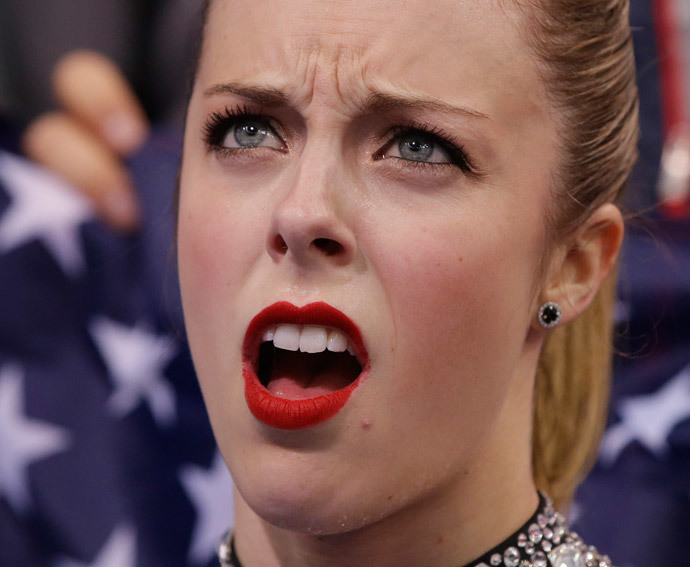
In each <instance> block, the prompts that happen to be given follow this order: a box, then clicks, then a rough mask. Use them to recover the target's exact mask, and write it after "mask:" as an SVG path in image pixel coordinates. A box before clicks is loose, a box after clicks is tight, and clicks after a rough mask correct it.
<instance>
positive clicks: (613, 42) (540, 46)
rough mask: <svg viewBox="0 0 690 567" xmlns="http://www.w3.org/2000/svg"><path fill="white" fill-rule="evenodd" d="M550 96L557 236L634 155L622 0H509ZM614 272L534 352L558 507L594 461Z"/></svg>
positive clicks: (602, 197) (606, 385) (601, 199)
mask: <svg viewBox="0 0 690 567" xmlns="http://www.w3.org/2000/svg"><path fill="white" fill-rule="evenodd" d="M518 1H519V2H520V4H521V5H522V6H523V8H526V11H527V12H528V14H529V15H528V20H527V21H529V22H530V26H529V29H528V30H527V31H528V34H527V35H528V36H529V37H526V38H525V39H526V40H527V41H528V42H529V44H530V45H531V47H532V48H533V50H534V51H535V53H536V54H537V56H538V60H539V62H540V67H541V71H542V75H543V79H544V83H545V85H546V88H547V92H548V96H549V98H550V101H549V102H550V103H551V105H552V106H553V107H554V109H555V110H556V113H555V114H556V115H557V116H559V117H560V122H559V124H558V127H559V134H560V142H561V151H560V156H561V162H560V163H559V164H558V165H557V171H556V176H555V177H556V180H557V181H556V185H557V186H556V187H554V193H555V198H554V200H553V203H554V205H553V207H552V210H551V212H550V213H551V214H550V218H549V220H548V227H547V229H548V230H547V234H550V235H552V236H554V237H555V238H559V237H563V236H564V235H567V234H569V233H571V232H572V231H573V230H575V229H576V228H577V227H578V226H579V225H580V224H581V223H582V221H583V220H584V219H585V218H587V217H588V216H589V215H590V214H591V213H592V212H593V211H594V210H595V209H596V208H597V207H599V206H600V205H601V204H603V203H606V202H613V203H620V201H621V196H622V193H623V189H624V188H625V186H626V184H627V181H628V178H629V176H630V173H631V170H632V167H633V165H634V163H635V160H636V158H637V139H638V135H639V132H638V130H639V127H638V98H637V87H636V83H635V63H634V57H633V49H632V35H631V30H630V25H629V4H628V1H627V0H518ZM615 297H616V277H615V274H614V275H611V276H609V278H608V279H607V281H606V282H605V283H604V285H603V286H602V288H601V289H600V290H599V293H598V294H597V296H596V298H595V299H594V301H593V302H592V304H591V305H590V307H589V308H588V309H587V310H586V311H585V313H583V314H582V315H581V316H580V317H579V318H578V319H577V320H575V321H573V322H571V323H570V324H568V325H566V326H563V327H562V328H559V329H557V330H555V332H553V333H552V335H551V336H550V337H549V338H548V339H547V341H546V344H545V345H544V349H543V350H542V353H541V357H540V360H539V365H538V368H537V376H536V382H535V387H534V415H533V430H532V468H533V475H534V479H535V482H536V484H537V487H538V488H539V489H540V490H543V491H545V492H547V493H548V494H550V495H551V497H552V498H553V499H554V501H555V502H556V505H557V506H560V507H561V508H563V507H567V505H568V504H569V503H570V501H571V499H572V497H573V494H574V491H575V488H576V487H577V484H578V483H579V482H581V481H582V479H583V478H584V476H585V475H586V474H587V472H589V469H590V468H591V466H592V465H593V463H594V461H595V459H596V455H597V449H598V445H599V442H600V440H601V435H602V432H603V429H604V426H605V423H606V416H607V407H608V399H609V391H610V380H611V378H610V376H611V359H612V342H613V324H612V320H613V306H614V301H615Z"/></svg>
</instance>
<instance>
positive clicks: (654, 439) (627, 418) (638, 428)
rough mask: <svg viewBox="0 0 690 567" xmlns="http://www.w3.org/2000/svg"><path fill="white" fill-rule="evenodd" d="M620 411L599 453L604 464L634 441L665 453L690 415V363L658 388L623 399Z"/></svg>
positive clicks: (605, 436) (658, 453)
mask: <svg viewBox="0 0 690 567" xmlns="http://www.w3.org/2000/svg"><path fill="white" fill-rule="evenodd" d="M618 414H619V415H620V417H621V421H620V422H619V423H616V424H615V425H613V426H612V427H610V428H609V429H608V431H607V432H606V435H604V440H603V442H602V445H601V452H600V455H599V458H600V460H601V462H602V463H603V464H605V465H612V464H613V463H614V462H615V461H616V459H617V458H618V456H619V455H620V454H621V452H622V451H623V449H624V448H625V447H627V446H628V444H629V443H631V442H632V441H639V442H640V443H641V444H642V445H644V446H645V447H646V448H647V449H648V450H649V451H651V452H652V453H653V454H654V455H656V456H657V457H663V456H664V455H665V454H666V453H667V452H668V436H669V434H670V433H671V430H672V429H673V428H674V427H675V426H676V425H677V424H679V423H680V422H681V421H684V420H685V419H688V418H690V366H686V367H685V368H684V369H683V370H682V371H681V372H680V373H679V374H678V375H677V376H675V377H674V378H673V379H671V380H669V381H668V382H667V383H666V384H664V386H663V387H661V388H659V389H658V390H657V391H656V392H654V393H652V394H648V395H642V396H634V397H631V398H628V399H625V400H623V401H621V402H620V403H619V406H618Z"/></svg>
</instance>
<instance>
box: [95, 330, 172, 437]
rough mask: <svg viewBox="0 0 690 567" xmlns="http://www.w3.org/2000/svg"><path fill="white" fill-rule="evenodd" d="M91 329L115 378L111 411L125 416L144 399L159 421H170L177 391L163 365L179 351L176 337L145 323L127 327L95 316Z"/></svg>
mask: <svg viewBox="0 0 690 567" xmlns="http://www.w3.org/2000/svg"><path fill="white" fill-rule="evenodd" d="M90 329H91V334H92V336H93V338H94V340H95V341H96V344H97V345H98V348H99V349H100V351H101V354H102V355H103V359H104V361H105V363H106V366H107V367H108V370H109V372H110V375H111V376H112V379H113V382H114V386H115V391H114V392H113V393H112V395H111V396H110V399H109V400H108V408H109V410H110V411H111V412H112V414H113V415H115V416H117V417H123V416H125V415H127V414H128V413H129V412H131V411H132V410H133V409H135V408H136V406H137V405H138V404H139V403H140V402H142V401H145V402H146V403H147V404H148V406H149V408H150V410H151V414H152V415H153V417H154V419H155V420H156V422H157V423H158V424H159V425H161V426H169V425H171V424H172V422H173V421H174V420H175V413H176V410H175V391H174V390H173V387H172V386H171V385H170V383H169V382H168V381H167V380H166V378H165V376H164V375H163V369H164V368H165V366H166V365H167V364H168V362H169V361H170V359H172V358H173V357H174V356H175V354H176V352H177V347H176V344H175V341H174V340H173V339H172V338H171V337H168V336H160V335H155V334H153V333H151V332H150V331H149V330H148V329H147V328H146V327H145V326H144V325H143V324H137V326H135V327H128V326H126V325H122V324H120V323H117V322H115V321H112V320H110V319H106V318H98V319H95V320H94V321H93V322H92V323H91V325H90Z"/></svg>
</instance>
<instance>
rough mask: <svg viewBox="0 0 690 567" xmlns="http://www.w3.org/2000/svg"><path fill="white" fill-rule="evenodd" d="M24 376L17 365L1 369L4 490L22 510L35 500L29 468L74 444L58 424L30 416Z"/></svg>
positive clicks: (0, 482) (0, 474) (0, 483)
mask: <svg viewBox="0 0 690 567" xmlns="http://www.w3.org/2000/svg"><path fill="white" fill-rule="evenodd" d="M23 382H24V376H23V372H22V371H21V370H20V368H19V367H18V366H17V365H15V364H9V363H8V364H5V365H4V366H3V367H2V368H0V455H2V457H1V458H0V492H1V493H3V494H4V495H5V497H6V498H7V500H8V501H9V503H10V504H11V505H12V507H13V508H14V509H15V510H16V511H18V512H26V511H27V509H28V508H29V505H30V503H31V498H30V496H29V487H28V471H27V469H28V467H29V465H31V463H34V462H36V461H40V460H41V459H44V458H46V457H48V456H50V455H53V454H55V453H58V452H60V451H64V450H65V449H66V448H67V446H68V445H69V444H70V437H69V435H68V434H67V432H66V431H65V430H64V429H62V428H60V427H57V426H55V425H50V424H48V423H45V422H42V421H38V420H34V419H27V418H26V417H24V415H22V413H23V411H24V394H23V389H24V384H23Z"/></svg>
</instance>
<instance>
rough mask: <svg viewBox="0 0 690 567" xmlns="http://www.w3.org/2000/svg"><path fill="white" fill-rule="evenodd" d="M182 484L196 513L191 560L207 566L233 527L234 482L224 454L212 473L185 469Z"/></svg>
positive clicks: (214, 464)
mask: <svg viewBox="0 0 690 567" xmlns="http://www.w3.org/2000/svg"><path fill="white" fill-rule="evenodd" d="M180 481H181V482H182V485H183V486H184V487H185V490H186V491H187V495H188V496H189V498H190V500H191V501H192V504H194V508H195V510H196V523H195V525H194V531H193V532H192V543H191V545H190V548H189V555H188V558H189V560H190V561H191V562H193V563H195V564H198V565H205V564H206V563H207V562H208V560H209V559H210V558H211V557H212V556H213V555H214V553H215V552H216V547H217V545H218V542H219V541H220V538H221V537H222V536H223V534H224V533H225V532H226V531H227V530H228V529H229V528H230V527H232V523H233V509H232V501H233V498H232V479H231V478H230V473H229V472H228V469H227V467H226V466H225V462H223V458H222V457H221V455H220V453H216V456H215V457H214V458H213V462H212V463H211V468H209V469H208V470H207V469H204V468H202V467H198V466H194V465H188V466H186V467H183V468H182V469H181V470H180Z"/></svg>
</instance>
